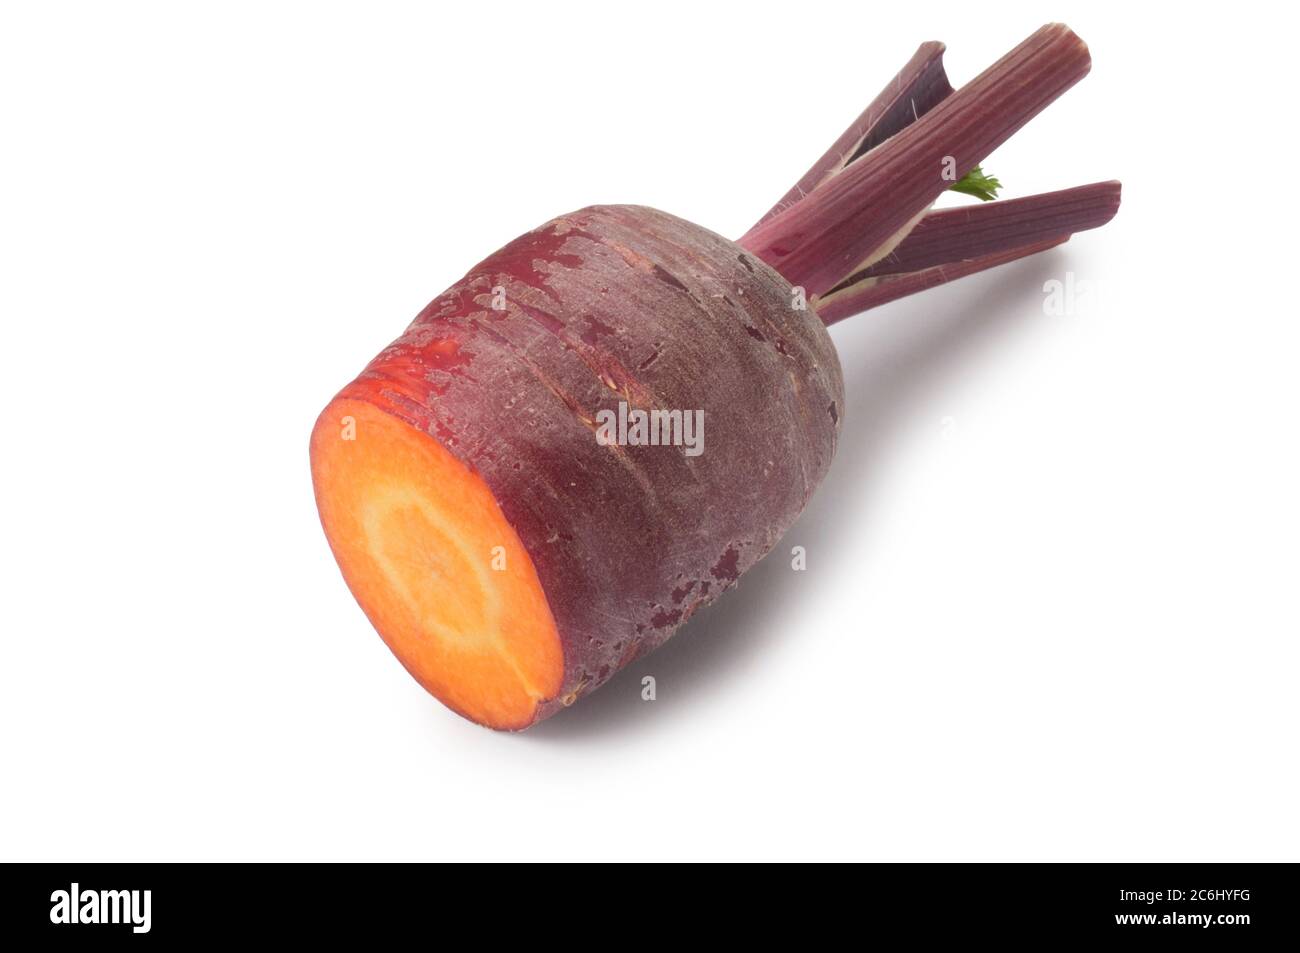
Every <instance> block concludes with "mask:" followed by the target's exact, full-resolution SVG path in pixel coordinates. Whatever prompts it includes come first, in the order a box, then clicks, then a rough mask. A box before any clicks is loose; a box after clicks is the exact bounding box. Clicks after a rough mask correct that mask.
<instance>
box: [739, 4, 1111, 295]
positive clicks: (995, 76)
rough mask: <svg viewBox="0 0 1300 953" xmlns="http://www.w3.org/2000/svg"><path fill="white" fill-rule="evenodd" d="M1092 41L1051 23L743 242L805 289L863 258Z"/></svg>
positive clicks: (1049, 94)
mask: <svg viewBox="0 0 1300 953" xmlns="http://www.w3.org/2000/svg"><path fill="white" fill-rule="evenodd" d="M1089 65H1090V60H1089V56H1088V48H1087V46H1086V45H1085V44H1084V42H1083V41H1082V40H1080V39H1079V38H1078V37H1077V36H1076V35H1075V34H1074V33H1073V32H1071V30H1070V29H1069V28H1068V27H1066V26H1064V25H1063V24H1049V25H1048V26H1045V27H1043V28H1042V29H1040V30H1038V31H1037V32H1036V33H1034V34H1033V35H1032V36H1030V37H1029V38H1028V39H1027V40H1025V41H1024V42H1023V43H1021V44H1020V45H1019V46H1017V47H1016V48H1015V49H1014V50H1012V51H1011V52H1010V53H1008V54H1007V55H1006V56H1004V57H1003V58H1002V59H1000V60H998V62H996V63H995V64H993V66H991V67H989V68H988V69H987V70H985V71H984V72H983V73H981V74H980V75H979V76H978V77H976V78H975V79H974V80H972V81H971V82H969V83H967V84H966V85H965V86H963V87H962V88H961V89H959V90H957V91H956V92H955V93H953V94H952V95H950V96H948V97H946V98H943V99H942V100H941V101H940V102H939V103H937V104H936V105H935V106H934V107H933V108H932V109H931V110H930V111H929V112H927V113H925V114H924V115H922V116H920V117H919V118H918V119H917V120H916V121H915V122H913V123H911V124H910V125H907V126H906V127H905V128H903V129H901V130H900V131H898V132H897V133H896V134H895V135H894V136H893V137H891V138H889V139H888V140H886V141H885V142H883V143H882V144H881V145H880V146H879V147H878V148H874V149H871V150H870V151H868V152H866V153H865V154H863V155H861V156H860V157H859V158H857V159H856V160H854V161H852V162H850V163H849V164H848V165H847V166H845V167H844V169H843V171H842V172H841V173H839V174H838V175H835V176H833V177H831V178H830V179H828V180H826V181H824V182H822V183H821V185H819V186H818V187H817V188H816V189H815V190H814V191H813V192H812V193H810V194H809V195H808V196H807V197H806V198H804V199H803V200H801V201H798V202H796V203H795V204H794V205H792V206H790V207H788V208H786V209H785V210H784V211H782V212H780V213H779V214H777V215H774V216H773V217H771V218H769V219H767V220H766V221H764V222H761V223H760V224H758V225H756V226H755V227H754V228H752V229H750V231H749V232H748V233H747V234H746V235H745V236H743V237H742V238H741V239H740V244H741V245H742V246H744V247H745V248H747V249H749V250H750V251H751V252H752V253H754V254H755V255H757V256H758V257H759V258H762V259H763V260H764V261H766V262H767V263H768V264H769V265H771V266H772V267H773V268H775V269H776V270H777V271H779V272H780V273H781V274H782V275H783V276H784V277H785V278H786V280H788V281H789V282H790V283H791V284H792V285H797V286H801V287H803V288H804V289H805V291H806V292H807V293H808V295H809V296H820V295H824V294H825V293H826V292H828V291H830V290H831V289H832V288H834V287H836V286H837V285H838V284H839V283H840V282H842V281H843V280H844V279H845V278H846V277H848V276H849V275H852V274H854V273H855V272H856V271H859V270H861V269H862V268H865V267H867V265H869V264H870V263H871V259H872V256H873V254H879V253H880V252H881V251H882V250H883V249H885V248H887V247H888V244H889V242H890V241H891V240H896V239H897V238H898V237H899V236H900V235H904V234H906V230H907V228H908V226H909V225H910V224H911V223H912V222H913V221H914V220H916V219H918V218H919V216H920V215H921V214H922V213H923V212H924V211H925V209H926V208H927V207H928V206H929V205H930V204H931V203H932V202H933V201H934V200H935V199H936V198H938V197H939V195H940V194H941V193H943V192H944V191H945V190H946V189H947V188H949V187H950V186H951V185H952V184H953V182H955V181H957V180H958V179H960V178H961V177H962V176H964V175H965V174H966V173H967V172H969V171H970V170H971V169H972V168H974V167H975V166H976V165H978V164H979V163H980V162H982V161H983V160H984V159H985V158H986V157H987V156H988V154H989V153H990V152H992V151H993V150H994V149H996V148H997V147H998V146H999V145H1001V144H1002V143H1003V142H1005V141H1006V140H1007V139H1008V138H1010V136H1011V135H1012V134H1013V133H1015V132H1016V131H1017V130H1018V129H1020V128H1021V127H1022V126H1023V125H1024V124H1025V123H1027V122H1028V121H1029V120H1030V119H1032V118H1033V117H1034V116H1036V115H1038V113H1039V112H1041V111H1042V110H1043V109H1044V108H1046V106H1047V105H1048V104H1049V103H1051V102H1052V101H1053V100H1055V99H1056V98H1057V97H1058V96H1060V95H1061V94H1062V93H1063V92H1065V90H1067V89H1069V88H1070V87H1071V86H1073V85H1074V84H1075V83H1076V82H1078V81H1079V80H1080V79H1082V78H1083V77H1084V76H1085V75H1087V72H1088V68H1089Z"/></svg>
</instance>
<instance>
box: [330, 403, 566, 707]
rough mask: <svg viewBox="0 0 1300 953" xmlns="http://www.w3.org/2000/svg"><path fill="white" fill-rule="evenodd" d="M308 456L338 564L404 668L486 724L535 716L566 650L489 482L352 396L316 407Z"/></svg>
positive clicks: (555, 685)
mask: <svg viewBox="0 0 1300 953" xmlns="http://www.w3.org/2000/svg"><path fill="white" fill-rule="evenodd" d="M311 460H312V477H313V482H314V484H315V488H316V502H317V505H318V506H319V508H320V515H321V523H322V524H323V526H324V528H325V535H326V536H327V537H328V539H329V543H330V547H331V548H332V549H333V551H334V556H335V559H336V560H337V561H338V564H339V568H340V569H341V570H342V571H343V576H344V578H345V579H346V580H347V583H348V586H349V588H351V590H352V593H353V595H354V596H355V597H356V599H357V601H358V602H359V603H360V604H361V608H362V609H363V610H364V611H365V613H366V615H367V616H368V617H369V619H370V621H371V623H372V624H373V625H374V626H375V628H376V629H377V630H378V631H379V633H380V635H381V636H382V637H383V638H384V641H385V642H386V643H387V644H388V647H389V648H390V649H391V650H392V652H393V654H394V655H396V656H397V658H398V659H399V660H400V661H401V663H402V664H403V665H404V666H406V669H407V671H409V672H410V673H411V674H412V675H413V676H414V677H415V678H416V680H417V681H419V682H420V684H421V685H423V686H424V687H425V688H426V689H427V690H428V691H429V692H431V693H432V694H433V695H435V696H436V697H437V698H438V699H439V700H440V701H442V702H443V703H444V704H446V705H447V706H449V707H450V708H453V709H455V710H456V711H458V712H460V713H461V714H463V715H465V716H466V717H468V718H470V719H472V720H474V721H476V722H478V723H480V724H485V725H488V726H490V727H493V728H522V727H525V726H526V725H529V724H531V723H532V721H533V720H534V718H535V715H536V711H537V708H538V705H539V704H541V703H544V702H546V701H547V700H549V699H551V698H553V697H554V696H555V695H556V694H557V693H558V692H559V690H560V685H561V681H562V678H563V674H564V659H563V652H562V650H561V646H560V637H559V634H558V633H557V631H556V628H555V622H554V619H553V618H552V616H551V610H550V607H549V606H548V604H547V601H546V596H545V594H544V592H543V591H542V586H541V583H540V582H539V581H538V578H537V573H536V571H535V569H534V567H533V563H532V560H531V559H530V558H529V555H528V552H527V551H526V550H525V549H524V547H523V545H522V543H520V541H519V537H518V536H517V534H516V533H515V531H514V529H513V527H511V525H510V523H509V522H508V521H507V520H506V518H505V517H504V516H503V515H502V513H501V509H500V507H499V506H498V505H497V502H496V500H495V499H494V497H493V495H492V493H491V491H490V490H489V489H488V487H487V486H486V485H485V484H484V483H483V481H482V480H481V479H480V478H479V477H478V476H477V475H475V474H474V473H472V472H471V471H470V470H469V469H468V468H466V467H465V465H464V464H462V463H461V462H460V461H459V460H457V459H456V458H455V457H454V456H452V455H451V454H450V453H448V452H447V451H446V450H445V449H444V448H443V447H442V446H441V445H440V444H439V443H438V441H437V440H435V439H434V438H433V437H431V436H429V435H428V434H425V433H422V432H421V431H419V430H417V429H416V428H415V427H412V426H411V425H410V424H408V423H406V422H405V421H402V420H399V419H398V418H397V417H394V416H392V415H391V414H388V413H385V412H383V411H381V410H379V409H378V408H377V407H375V406H373V405H372V404H369V403H366V402H364V401H360V400H351V399H348V398H338V399H336V400H334V401H333V402H332V403H331V404H329V406H327V407H326V408H325V410H324V412H323V413H322V414H321V416H320V419H319V420H318V422H317V425H316V429H315V430H314V432H313V434H312V441H311Z"/></svg>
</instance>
